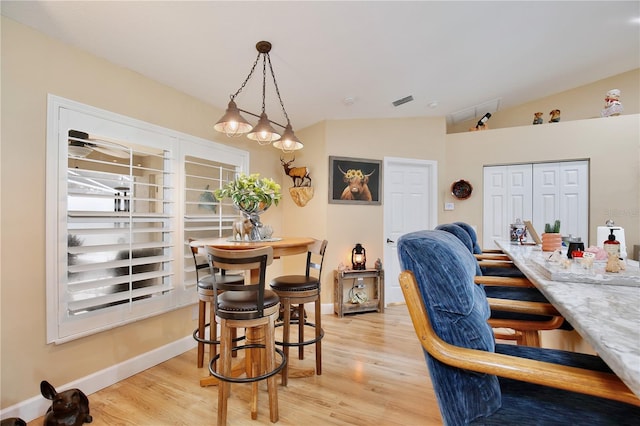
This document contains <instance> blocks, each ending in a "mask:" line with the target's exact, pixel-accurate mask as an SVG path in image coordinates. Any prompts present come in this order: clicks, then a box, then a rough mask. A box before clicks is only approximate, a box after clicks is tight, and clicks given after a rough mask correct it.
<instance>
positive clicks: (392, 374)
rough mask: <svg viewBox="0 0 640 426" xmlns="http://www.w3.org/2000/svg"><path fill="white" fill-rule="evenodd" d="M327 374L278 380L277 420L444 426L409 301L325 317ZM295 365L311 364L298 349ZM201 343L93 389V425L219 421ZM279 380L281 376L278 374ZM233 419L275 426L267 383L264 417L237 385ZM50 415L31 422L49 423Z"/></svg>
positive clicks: (245, 388) (309, 424)
mask: <svg viewBox="0 0 640 426" xmlns="http://www.w3.org/2000/svg"><path fill="white" fill-rule="evenodd" d="M322 321H323V328H324V330H325V337H324V339H323V341H322V349H323V350H322V356H323V364H322V375H321V376H313V377H307V378H290V379H289V385H288V386H287V387H286V388H285V387H282V386H278V400H279V410H280V421H279V422H278V423H276V424H277V425H282V426H284V425H304V426H315V425H372V424H375V425H385V426H387V425H403V426H406V425H420V426H429V425H440V424H442V421H441V418H440V413H439V411H438V406H437V402H436V399H435V395H434V393H433V390H432V388H431V382H430V380H429V374H428V372H427V366H426V363H425V360H424V357H423V355H422V350H421V348H420V345H419V343H418V340H417V338H416V336H415V333H414V331H413V326H412V325H411V320H410V318H409V314H408V312H407V308H406V306H404V305H398V306H391V307H388V308H387V309H385V312H384V314H379V313H375V312H374V313H362V314H354V315H348V316H345V317H344V318H338V317H337V316H335V315H324V316H323V317H322ZM291 355H293V357H294V359H292V360H291V362H292V363H293V365H296V366H303V367H312V366H313V365H314V355H313V346H308V347H307V349H306V352H305V359H304V360H303V361H300V360H298V359H297V351H295V352H294V351H291ZM206 374H207V370H206V369H198V368H196V352H195V349H194V350H191V351H189V352H186V353H184V354H182V355H180V356H178V357H176V358H173V359H171V360H169V361H167V362H164V363H162V364H160V365H157V366H155V367H153V368H150V369H148V370H146V371H144V372H142V373H139V374H137V375H135V376H133V377H130V378H128V379H126V380H124V381H122V382H119V383H116V384H114V385H112V386H110V387H108V388H105V389H103V390H101V391H99V392H96V393H94V394H92V395H89V401H90V409H91V414H92V416H93V423H91V425H92V426H103V425H109V426H114V425H144V426H147V425H149V426H156V425H157V426H162V425H192V426H199V425H215V423H216V409H217V395H218V390H217V387H207V388H202V387H200V386H199V379H200V377H201V376H205V375H206ZM278 383H280V379H279V378H278ZM231 392H232V394H231V397H230V398H229V409H228V418H229V424H230V425H257V424H260V425H262V424H270V422H269V404H268V397H267V392H266V383H265V382H262V383H261V384H260V395H259V405H258V419H257V420H255V421H252V420H251V417H250V413H249V405H248V404H249V396H250V385H246V384H232V385H231ZM42 424H43V418H39V419H35V420H33V421H32V422H29V426H34V425H42Z"/></svg>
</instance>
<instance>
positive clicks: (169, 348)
mask: <svg viewBox="0 0 640 426" xmlns="http://www.w3.org/2000/svg"><path fill="white" fill-rule="evenodd" d="M195 346H196V342H195V340H193V337H192V336H187V337H183V338H182V339H180V340H176V341H175V342H172V343H169V344H167V345H164V346H162V347H159V348H157V349H154V350H152V351H150V352H147V353H144V354H142V355H138V356H137V357H134V358H131V359H128V360H126V361H123V362H121V363H120V364H116V365H113V366H111V367H109V368H106V369H104V370H102V371H98V372H95V373H93V374H91V375H89V376H86V377H82V378H80V379H78V380H74V381H73V382H70V383H66V384H63V385H60V384H58V383H52V385H53V386H55V388H56V390H57V391H58V392H60V391H63V390H66V389H72V388H78V389H80V390H81V391H82V392H84V393H85V394H86V395H91V394H92V393H94V392H97V391H99V390H100V389H104V388H106V387H108V386H111V385H113V384H115V383H118V382H119V381H120V380H124V379H126V378H127V377H130V376H133V375H134V374H137V373H139V372H141V371H144V370H146V369H148V368H151V367H153V366H154V365H158V364H160V363H162V362H164V361H167V360H169V359H171V358H173V357H176V356H178V355H180V354H183V353H184V352H187V351H189V350H191V349H193V348H194V347H195ZM50 406H51V401H49V400H48V399H45V398H44V397H43V396H41V395H38V396H34V397H32V398H29V399H27V400H25V401H22V402H19V403H17V404H15V405H12V406H10V407H7V408H5V409H4V410H0V418H2V419H5V418H7V417H20V418H21V419H22V420H24V421H26V422H30V421H32V420H33V419H37V418H38V417H41V416H44V414H45V413H46V412H47V409H48V408H49V407H50ZM89 407H91V406H89Z"/></svg>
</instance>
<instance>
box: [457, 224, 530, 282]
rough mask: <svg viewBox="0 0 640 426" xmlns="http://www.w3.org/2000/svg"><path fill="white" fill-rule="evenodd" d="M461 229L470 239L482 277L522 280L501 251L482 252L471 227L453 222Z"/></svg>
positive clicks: (474, 231)
mask: <svg viewBox="0 0 640 426" xmlns="http://www.w3.org/2000/svg"><path fill="white" fill-rule="evenodd" d="M453 224H454V225H457V226H459V227H460V228H462V229H463V230H464V231H465V232H466V233H467V235H469V238H471V244H472V250H473V251H472V253H473V255H474V256H475V258H476V259H477V260H478V262H479V265H480V270H481V271H482V275H483V276H500V277H518V278H524V274H523V273H522V271H521V270H520V269H518V268H517V267H516V266H515V265H514V264H513V262H511V260H510V259H509V256H507V255H506V254H504V253H503V252H502V250H498V249H495V250H483V249H482V248H481V247H480V243H479V242H478V234H476V230H475V229H473V227H472V226H471V225H469V224H468V223H466V222H453Z"/></svg>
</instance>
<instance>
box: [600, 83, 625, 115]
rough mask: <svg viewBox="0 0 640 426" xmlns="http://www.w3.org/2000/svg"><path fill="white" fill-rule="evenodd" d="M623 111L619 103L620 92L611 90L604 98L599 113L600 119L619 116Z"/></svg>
mask: <svg viewBox="0 0 640 426" xmlns="http://www.w3.org/2000/svg"><path fill="white" fill-rule="evenodd" d="M623 110H624V109H623V108H622V104H621V103H620V90H618V89H611V90H609V91H608V92H607V95H606V96H605V98H604V109H603V110H602V111H600V115H601V116H602V117H613V116H616V115H620V114H621V113H622V111H623Z"/></svg>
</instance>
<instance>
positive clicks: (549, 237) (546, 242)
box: [542, 220, 562, 251]
mask: <svg viewBox="0 0 640 426" xmlns="http://www.w3.org/2000/svg"><path fill="white" fill-rule="evenodd" d="M561 248H562V235H561V234H560V221H559V220H556V221H555V222H553V225H552V224H550V223H545V225H544V234H542V251H556V250H560V249H561Z"/></svg>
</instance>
